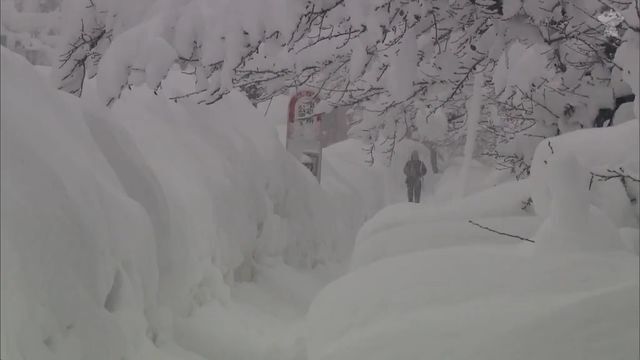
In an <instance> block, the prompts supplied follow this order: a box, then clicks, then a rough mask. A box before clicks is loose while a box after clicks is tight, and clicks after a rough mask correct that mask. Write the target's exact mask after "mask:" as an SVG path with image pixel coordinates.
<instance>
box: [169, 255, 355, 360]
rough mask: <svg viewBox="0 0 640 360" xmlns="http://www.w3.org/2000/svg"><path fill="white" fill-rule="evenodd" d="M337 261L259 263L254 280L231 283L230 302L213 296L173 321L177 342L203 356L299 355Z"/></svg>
mask: <svg viewBox="0 0 640 360" xmlns="http://www.w3.org/2000/svg"><path fill="white" fill-rule="evenodd" d="M341 272H342V267H341V266H339V265H335V266H326V267H319V268H317V269H314V270H312V271H300V270H296V269H293V268H291V267H289V266H286V265H284V264H282V262H280V261H273V262H272V263H269V264H260V265H259V266H258V269H257V274H256V277H255V281H253V282H247V283H239V284H235V285H234V286H233V287H232V288H231V301H230V302H228V303H226V304H222V303H220V302H219V301H217V300H214V301H213V302H211V303H209V304H207V305H205V306H203V307H201V308H199V309H197V310H196V311H195V312H194V313H193V314H191V316H190V317H188V318H187V319H185V320H180V321H179V322H178V323H176V324H175V327H174V328H175V329H176V333H175V334H174V335H175V337H176V340H177V342H178V343H179V344H180V345H181V346H183V347H184V348H187V349H189V350H190V351H193V352H195V353H197V354H199V355H201V356H203V357H204V358H206V359H225V360H302V359H306V358H307V351H306V338H305V336H306V324H305V321H306V313H307V310H308V307H309V304H310V303H311V301H312V300H313V298H314V297H315V295H316V294H317V292H318V291H320V290H321V289H322V288H323V287H324V286H325V285H326V284H327V283H329V282H330V281H332V280H333V279H335V278H336V277H337V276H338V275H339V274H340V273H341Z"/></svg>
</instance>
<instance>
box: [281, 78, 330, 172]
mask: <svg viewBox="0 0 640 360" xmlns="http://www.w3.org/2000/svg"><path fill="white" fill-rule="evenodd" d="M316 103H317V101H316V98H315V93H314V92H313V91H311V90H302V91H299V92H297V93H296V94H295V95H294V96H293V97H292V98H291V100H290V101H289V116H288V119H287V144H286V147H287V151H288V152H290V153H291V154H292V155H293V156H295V157H296V159H298V160H299V161H300V162H302V163H303V164H304V165H305V166H306V167H307V168H308V169H309V170H310V171H311V173H312V174H313V175H314V176H315V177H316V178H317V179H318V182H320V167H321V165H322V141H321V138H322V127H321V122H322V116H321V115H320V114H314V108H315V106H316Z"/></svg>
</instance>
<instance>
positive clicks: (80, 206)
mask: <svg viewBox="0 0 640 360" xmlns="http://www.w3.org/2000/svg"><path fill="white" fill-rule="evenodd" d="M1 54H2V92H1V93H2V117H1V119H2V132H1V134H2V142H1V143H2V152H1V153H2V162H1V164H2V188H1V205H2V211H1V214H2V215H1V216H2V227H1V229H2V230H1V231H2V232H1V244H2V271H1V274H2V282H1V284H2V302H1V303H2V317H1V318H2V347H1V348H2V356H1V357H2V358H3V359H5V358H6V359H23V358H24V359H65V360H71V359H89V358H90V359H98V360H99V359H114V358H117V359H120V358H139V359H163V358H185V359H200V357H198V356H196V355H193V354H190V353H189V352H188V350H189V349H187V350H184V349H181V348H180V347H179V346H178V345H176V343H175V341H174V339H175V338H178V337H174V336H173V334H172V333H173V332H174V331H175V329H174V327H173V325H172V323H173V320H174V319H177V318H179V317H182V316H188V315H189V314H190V313H191V312H192V311H194V310H195V309H197V308H199V307H200V306H201V305H202V304H204V303H207V302H211V301H219V302H220V303H222V304H224V303H225V302H227V301H228V299H229V288H228V284H230V283H231V282H233V281H242V280H247V279H250V278H251V276H252V275H253V265H254V262H256V261H260V259H261V258H263V257H267V256H268V257H279V258H281V259H282V260H283V261H284V262H285V263H288V264H290V265H293V266H297V267H313V266H314V265H316V264H319V263H328V262H332V261H336V260H340V256H344V255H341V254H340V253H339V251H341V249H343V248H342V247H341V246H342V245H339V244H338V242H343V237H344V235H343V234H344V233H343V230H344V226H343V223H342V221H341V219H340V217H339V211H337V210H338V209H337V208H335V207H334V206H333V204H332V203H331V202H329V200H327V198H326V196H325V194H324V192H323V190H322V189H321V188H320V186H319V185H318V183H317V181H316V180H315V179H314V178H313V176H312V175H311V174H309V172H308V171H307V170H306V169H305V168H304V167H303V166H302V165H301V164H299V163H298V162H297V161H295V159H293V158H292V157H291V156H289V155H288V154H287V153H286V151H285V150H284V148H283V147H282V145H281V144H280V142H279V140H278V138H277V134H276V132H275V130H274V129H273V128H272V127H271V126H270V125H269V124H267V123H266V122H265V121H264V119H263V118H262V117H261V116H260V115H259V114H258V113H257V112H256V110H255V109H254V108H253V107H252V106H251V104H250V102H249V101H248V100H247V99H246V98H244V97H243V96H242V95H240V94H238V93H231V94H229V95H228V96H227V97H225V99H224V100H223V101H221V102H220V103H218V104H216V105H215V106H213V107H204V106H199V105H196V104H193V103H184V104H175V103H173V102H172V101H169V100H167V99H166V98H165V97H164V96H155V95H154V94H153V93H152V92H151V91H150V90H148V89H136V90H135V91H133V92H132V93H129V94H128V95H127V96H126V97H124V98H123V99H122V100H121V101H119V102H118V103H117V104H114V106H113V107H112V108H111V109H109V110H107V109H106V108H104V107H103V106H102V105H100V106H98V105H96V102H99V100H98V96H97V95H96V94H94V93H93V92H94V89H93V88H92V86H90V85H91V84H88V86H86V88H85V97H83V99H78V98H76V97H73V96H71V95H68V94H65V93H63V92H59V91H56V90H55V89H54V88H53V87H51V86H50V85H49V84H48V83H47V82H46V81H45V80H44V79H43V78H41V76H40V75H39V74H38V72H37V71H35V70H34V68H33V67H32V66H31V65H29V64H28V63H27V62H26V61H25V60H24V59H22V58H20V57H19V56H17V55H15V54H12V53H11V52H10V51H8V50H6V49H4V48H2V53H1ZM36 104H37V106H35V105H36ZM180 345H183V344H180Z"/></svg>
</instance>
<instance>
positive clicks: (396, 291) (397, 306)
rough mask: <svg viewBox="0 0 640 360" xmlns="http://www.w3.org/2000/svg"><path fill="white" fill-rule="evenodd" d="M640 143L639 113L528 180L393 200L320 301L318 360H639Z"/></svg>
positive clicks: (561, 147)
mask: <svg viewBox="0 0 640 360" xmlns="http://www.w3.org/2000/svg"><path fill="white" fill-rule="evenodd" d="M638 148H639V145H638V120H630V121H627V122H624V123H622V124H620V125H615V126H614V127H611V128H605V129H590V130H578V131H575V132H572V133H570V134H566V135H561V136H558V137H554V138H550V139H545V140H544V141H543V142H542V143H541V144H540V145H539V146H538V148H537V150H536V152H535V156H534V159H533V167H532V176H531V177H530V178H529V179H526V180H523V181H511V182H505V183H502V184H499V185H497V186H493V187H490V188H488V189H484V190H481V191H479V192H477V193H474V194H471V195H468V196H466V197H463V198H461V199H458V200H453V201H451V202H449V203H447V204H437V203H436V204H433V203H430V204H426V205H424V204H420V205H417V204H406V203H404V204H396V205H393V206H389V207H387V208H385V209H383V210H382V211H380V212H379V213H378V214H376V215H375V216H374V217H373V218H372V219H371V220H369V221H368V222H367V223H366V224H365V225H364V226H363V227H362V228H361V229H360V231H359V233H358V236H357V239H356V244H355V248H354V251H353V256H352V259H351V268H350V272H349V273H347V274H346V275H345V276H343V277H342V278H340V279H338V280H336V281H335V282H333V283H331V284H330V285H328V286H327V287H326V288H325V289H323V290H322V291H321V292H320V293H319V294H318V296H317V297H316V299H315V300H314V302H313V303H312V305H311V308H310V311H309V316H308V319H309V329H310V330H309V346H308V354H309V358H310V359H311V360H338V359H345V360H347V359H380V360H383V359H396V360H401V359H407V360H408V359H417V358H433V359H460V360H463V359H487V360H489V359H492V360H493V359H522V360H525V359H531V360H533V359H569V360H571V359H575V360H578V359H580V360H585V359H593V360H597V359H604V358H606V359H635V358H638V356H639V354H638V336H639V334H638V322H637V319H638V315H639V314H638V310H639V308H638V290H639V287H638V286H639V285H638V284H639V279H638V271H637V270H638V204H637V198H638V180H637V179H638V162H639V159H638ZM455 170H457V169H452V170H451V173H452V174H454V173H456V171H455ZM482 178H483V177H482V176H480V177H475V178H473V179H474V180H476V181H480V180H481V179H482ZM484 178H487V176H484ZM448 179H455V178H454V177H453V176H443V177H442V179H441V180H445V181H444V182H443V183H440V184H439V185H440V186H444V187H445V189H446V188H447V186H448V183H451V182H452V180H448ZM447 180H448V181H447ZM438 190H439V189H436V192H438ZM440 192H442V190H440ZM530 197H531V199H530ZM532 205H534V206H532Z"/></svg>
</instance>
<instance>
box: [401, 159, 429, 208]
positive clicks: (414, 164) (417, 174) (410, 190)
mask: <svg viewBox="0 0 640 360" xmlns="http://www.w3.org/2000/svg"><path fill="white" fill-rule="evenodd" d="M426 173H427V167H426V166H425V165H424V163H423V162H422V161H420V158H419V157H418V152H417V151H415V150H414V151H413V152H412V153H411V158H410V159H409V161H407V163H406V164H405V165H404V175H405V176H406V177H407V180H406V181H405V182H406V184H407V196H408V198H409V202H415V203H419V202H420V191H422V177H423V176H424V175H425V174H426Z"/></svg>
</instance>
